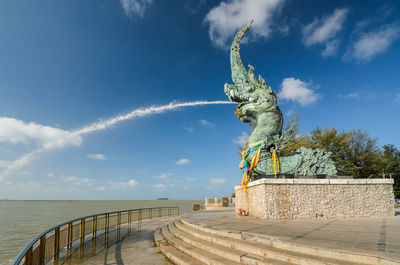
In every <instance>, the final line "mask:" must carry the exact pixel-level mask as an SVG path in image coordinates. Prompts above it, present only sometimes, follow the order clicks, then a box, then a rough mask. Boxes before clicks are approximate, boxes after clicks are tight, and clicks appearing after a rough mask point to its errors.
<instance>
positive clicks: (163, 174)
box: [153, 173, 172, 179]
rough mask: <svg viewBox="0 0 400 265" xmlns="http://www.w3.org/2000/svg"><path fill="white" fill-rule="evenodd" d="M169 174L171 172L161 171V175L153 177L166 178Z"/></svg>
mask: <svg viewBox="0 0 400 265" xmlns="http://www.w3.org/2000/svg"><path fill="white" fill-rule="evenodd" d="M171 175H172V173H162V174H161V175H159V176H154V177H153V178H158V179H166V178H168V177H169V176H171Z"/></svg>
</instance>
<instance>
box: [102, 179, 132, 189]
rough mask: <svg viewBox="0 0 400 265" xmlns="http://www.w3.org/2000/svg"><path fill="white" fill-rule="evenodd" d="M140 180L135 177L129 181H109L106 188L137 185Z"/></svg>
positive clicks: (123, 187) (122, 187)
mask: <svg viewBox="0 0 400 265" xmlns="http://www.w3.org/2000/svg"><path fill="white" fill-rule="evenodd" d="M138 185H139V182H138V181H137V180H135V179H130V180H128V181H109V182H107V186H105V189H125V188H128V187H136V186H138Z"/></svg>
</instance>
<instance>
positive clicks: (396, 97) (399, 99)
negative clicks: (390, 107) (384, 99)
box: [394, 93, 400, 102]
mask: <svg viewBox="0 0 400 265" xmlns="http://www.w3.org/2000/svg"><path fill="white" fill-rule="evenodd" d="M394 101H395V102H400V93H397V94H396V96H395V99H394Z"/></svg>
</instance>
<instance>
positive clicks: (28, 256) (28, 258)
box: [25, 247, 33, 265]
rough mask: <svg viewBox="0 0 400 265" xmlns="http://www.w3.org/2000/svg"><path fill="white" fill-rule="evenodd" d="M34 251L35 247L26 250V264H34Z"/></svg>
mask: <svg viewBox="0 0 400 265" xmlns="http://www.w3.org/2000/svg"><path fill="white" fill-rule="evenodd" d="M32 251H33V247H30V248H29V249H28V251H27V252H26V254H25V265H32V264H33V260H32Z"/></svg>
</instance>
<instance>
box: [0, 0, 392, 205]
mask: <svg viewBox="0 0 400 265" xmlns="http://www.w3.org/2000/svg"><path fill="white" fill-rule="evenodd" d="M253 19H254V23H253V27H252V29H251V31H250V32H249V33H248V34H247V35H246V37H245V38H244V40H243V41H242V45H241V55H242V60H243V62H244V65H246V66H247V64H251V65H253V66H254V67H255V70H254V72H255V74H256V75H258V74H261V75H262V76H263V77H264V78H265V79H266V81H267V84H268V85H270V86H271V87H272V89H273V90H274V91H276V92H277V93H278V97H279V101H278V104H279V106H280V108H281V110H282V112H283V114H284V118H285V123H287V122H288V121H290V120H291V119H292V118H293V117H294V116H295V115H296V114H299V115H300V121H299V124H300V134H308V133H310V132H311V131H312V130H314V129H315V128H317V127H319V128H326V127H328V128H336V129H338V130H339V131H350V130H353V129H361V130H362V131H366V132H367V133H368V134H369V135H370V136H371V137H374V138H376V139H377V141H378V144H379V146H382V145H385V144H394V145H395V146H397V147H398V148H400V138H399V136H398V135H399V133H398V131H400V124H399V115H400V71H399V70H400V3H399V2H398V1H394V0H393V1H377V0H368V1H367V0H365V1H364V0H363V1H361V0H360V1H356V0H354V1H320V0H315V1H314V0H307V1H305V0H304V1H294V0H224V1H210V0H171V1H161V0H111V1H110V0H98V1H80V0H38V1H29V0H3V1H1V2H0V199H5V198H7V199H28V200H33V199H35V200H42V199H50V200H52V199H55V200H71V199H72V200H74V199H79V200H83V199H88V200H120V199H123V200H137V199H155V198H159V197H168V198H170V199H204V198H206V197H209V198H214V197H221V196H223V195H230V194H231V193H232V192H233V191H234V185H235V184H236V185H238V184H239V183H240V181H241V176H242V173H241V171H240V170H239V169H238V163H239V162H240V161H239V160H240V158H239V155H238V146H240V145H243V143H244V141H245V140H246V137H247V136H248V135H249V133H250V128H249V125H248V124H246V123H242V122H241V121H240V120H238V119H237V118H236V116H235V114H234V109H233V108H234V106H235V105H234V104H229V102H227V101H229V100H228V98H227V97H226V95H225V94H224V91H223V90H224V84H225V83H232V80H231V72H230V62H229V48H230V44H231V41H232V39H233V36H234V34H235V33H236V32H237V31H238V29H240V28H241V27H243V26H244V25H246V24H247V23H248V22H249V21H250V20H253Z"/></svg>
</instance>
